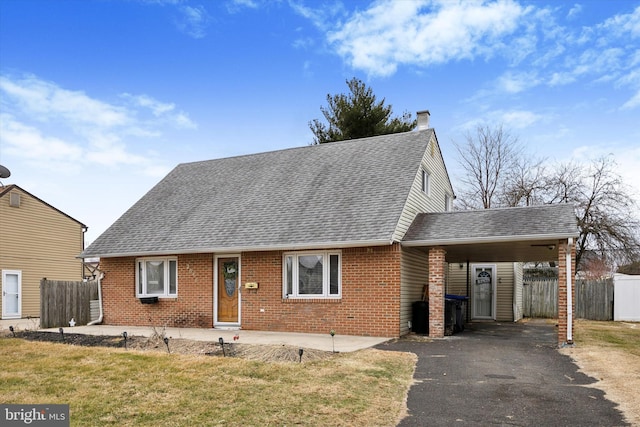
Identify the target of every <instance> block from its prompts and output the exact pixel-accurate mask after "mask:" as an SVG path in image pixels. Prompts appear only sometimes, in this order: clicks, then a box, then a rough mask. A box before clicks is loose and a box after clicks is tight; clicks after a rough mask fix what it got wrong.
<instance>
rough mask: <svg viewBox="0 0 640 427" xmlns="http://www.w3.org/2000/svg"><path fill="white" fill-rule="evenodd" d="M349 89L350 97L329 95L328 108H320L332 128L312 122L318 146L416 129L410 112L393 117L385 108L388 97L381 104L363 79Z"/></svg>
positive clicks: (316, 120)
mask: <svg viewBox="0 0 640 427" xmlns="http://www.w3.org/2000/svg"><path fill="white" fill-rule="evenodd" d="M347 86H348V87H349V91H350V93H349V94H343V93H341V94H339V95H333V96H332V95H330V94H327V104H328V106H327V107H320V111H322V114H323V116H324V118H325V119H326V121H327V123H328V125H327V124H326V123H324V122H322V121H320V120H318V119H314V120H313V121H311V122H309V128H310V129H311V131H312V132H313V135H314V139H313V143H314V144H324V143H326V142H334V141H343V140H346V139H355V138H364V137H368V136H376V135H386V134H390V133H398V132H407V131H410V130H412V129H414V128H415V127H416V120H412V119H411V114H410V113H407V112H405V113H403V114H402V117H393V118H392V117H391V115H392V113H393V111H392V106H391V105H384V104H385V100H384V98H383V99H382V101H377V100H376V96H375V95H374V93H373V90H371V88H370V87H367V85H365V84H364V82H362V80H360V79H357V78H355V77H354V78H352V79H351V80H348V81H347Z"/></svg>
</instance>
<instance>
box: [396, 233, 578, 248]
mask: <svg viewBox="0 0 640 427" xmlns="http://www.w3.org/2000/svg"><path fill="white" fill-rule="evenodd" d="M577 236H578V233H577V232H576V233H552V234H529V235H512V236H488V237H475V238H474V237H463V238H457V239H423V240H406V241H403V242H402V246H406V247H416V246H449V245H469V244H478V243H508V242H522V241H536V240H559V239H568V238H571V237H577Z"/></svg>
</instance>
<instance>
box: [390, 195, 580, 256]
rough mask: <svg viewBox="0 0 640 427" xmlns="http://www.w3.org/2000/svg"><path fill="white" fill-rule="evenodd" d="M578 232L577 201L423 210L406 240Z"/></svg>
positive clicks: (460, 240)
mask: <svg viewBox="0 0 640 427" xmlns="http://www.w3.org/2000/svg"><path fill="white" fill-rule="evenodd" d="M577 235H578V226H577V221H576V215H575V210H574V207H573V205H570V204H557V205H540V206H529V207H521V208H502V209H482V210H470V211H453V212H441V213H423V214H419V215H418V216H417V217H416V219H415V220H414V221H413V223H412V224H411V227H410V228H409V230H408V231H407V233H406V235H405V237H404V239H403V244H406V245H407V246H412V245H413V246H418V245H438V244H440V245H445V244H461V243H476V242H481V241H485V242H490V241H505V240H540V239H548V238H558V239H561V238H569V237H576V236H577Z"/></svg>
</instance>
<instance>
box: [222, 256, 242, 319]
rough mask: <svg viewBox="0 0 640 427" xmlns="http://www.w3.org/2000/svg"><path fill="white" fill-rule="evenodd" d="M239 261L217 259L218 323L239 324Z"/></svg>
mask: <svg viewBox="0 0 640 427" xmlns="http://www.w3.org/2000/svg"><path fill="white" fill-rule="evenodd" d="M239 261H240V259H239V258H237V257H230V258H218V294H217V297H218V298H217V300H218V302H217V304H218V318H217V321H218V322H220V323H235V324H239V323H240V316H239V307H240V292H239V284H240V280H239V279H240V270H239V265H240V263H239Z"/></svg>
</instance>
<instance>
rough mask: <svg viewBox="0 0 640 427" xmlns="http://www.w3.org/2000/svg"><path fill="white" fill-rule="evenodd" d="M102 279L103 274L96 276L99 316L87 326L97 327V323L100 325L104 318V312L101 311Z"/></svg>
mask: <svg viewBox="0 0 640 427" xmlns="http://www.w3.org/2000/svg"><path fill="white" fill-rule="evenodd" d="M103 277H104V273H103V272H100V274H99V275H98V308H99V309H100V315H99V316H98V318H97V319H96V320H93V321H91V322H89V323H87V326H91V325H97V324H98V323H102V318H103V316H104V312H103V311H102V284H101V282H102V278H103Z"/></svg>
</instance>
